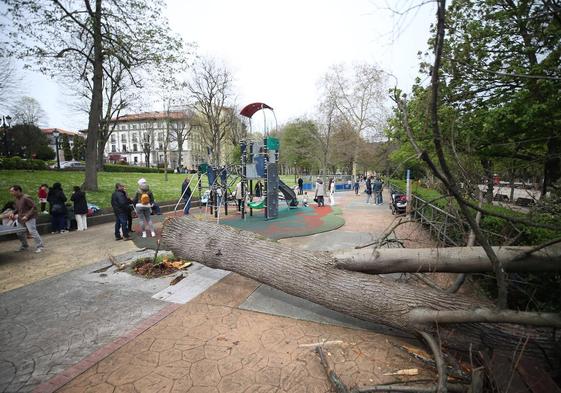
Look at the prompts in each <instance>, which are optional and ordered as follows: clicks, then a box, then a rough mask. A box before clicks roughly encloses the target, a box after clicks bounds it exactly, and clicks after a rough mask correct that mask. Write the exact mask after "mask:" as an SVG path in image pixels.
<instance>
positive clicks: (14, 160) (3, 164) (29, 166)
mask: <svg viewBox="0 0 561 393" xmlns="http://www.w3.org/2000/svg"><path fill="white" fill-rule="evenodd" d="M0 169H26V170H42V169H47V164H46V163H45V161H43V160H24V159H22V158H21V157H18V156H15V157H2V158H0Z"/></svg>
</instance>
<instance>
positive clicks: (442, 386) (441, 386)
mask: <svg viewBox="0 0 561 393" xmlns="http://www.w3.org/2000/svg"><path fill="white" fill-rule="evenodd" d="M419 334H420V335H421V337H423V339H424V340H425V341H426V342H427V344H428V346H429V348H430V350H431V351H432V353H433V355H434V361H435V363H436V371H437V372H438V385H437V389H436V392H437V393H447V392H448V389H447V387H446V380H447V374H446V363H445V362H444V358H443V357H442V351H441V349H440V345H439V344H438V343H437V342H436V340H435V338H434V337H433V336H431V335H430V334H428V333H426V332H422V331H419Z"/></svg>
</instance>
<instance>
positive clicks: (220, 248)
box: [162, 217, 561, 364]
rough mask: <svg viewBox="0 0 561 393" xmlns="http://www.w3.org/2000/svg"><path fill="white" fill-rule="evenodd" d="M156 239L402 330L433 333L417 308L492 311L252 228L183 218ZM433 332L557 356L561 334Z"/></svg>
mask: <svg viewBox="0 0 561 393" xmlns="http://www.w3.org/2000/svg"><path fill="white" fill-rule="evenodd" d="M162 241H163V243H164V244H165V245H166V246H167V247H168V248H169V249H171V251H173V253H174V254H175V255H176V256H178V257H181V258H186V259H191V260H195V261H197V262H200V263H202V264H204V265H206V266H208V267H212V268H217V269H224V270H229V271H233V272H236V273H238V274H241V275H243V276H245V277H249V278H252V279H254V280H257V281H259V282H261V283H264V284H267V285H270V286H272V287H274V288H277V289H279V290H281V291H283V292H286V293H288V294H291V295H294V296H298V297H301V298H304V299H307V300H310V301H312V302H314V303H317V304H321V305H323V306H326V307H328V308H330V309H332V310H335V311H339V312H342V313H344V314H348V315H352V316H354V317H356V318H359V319H362V320H365V321H371V322H374V323H380V324H384V325H387V326H391V327H393V328H396V329H399V330H402V331H408V332H416V331H419V330H422V331H427V332H431V333H435V327H434V325H433V324H430V323H426V322H425V323H419V322H417V321H416V320H415V318H412V317H411V316H412V315H415V314H414V313H415V311H414V310H416V309H423V310H426V309H430V310H466V312H468V313H469V311H467V310H471V309H473V308H480V309H491V304H490V303H487V302H484V301H479V300H475V299H472V298H469V297H467V296H463V295H458V294H446V293H444V292H439V291H436V290H433V289H430V288H422V287H416V286H412V285H409V284H406V283H401V282H397V281H394V280H389V279H386V278H383V277H380V276H373V275H367V274H364V273H358V272H352V271H347V270H342V269H337V268H336V267H335V260H334V259H333V258H332V257H331V255H329V254H327V253H312V252H309V251H304V250H295V249H292V248H290V247H288V246H286V245H282V244H279V243H276V242H272V241H268V240H265V239H263V238H262V237H261V236H259V235H257V234H255V233H252V232H247V231H241V230H238V229H235V228H231V227H228V226H223V225H217V224H214V223H209V222H202V221H196V220H192V219H190V218H188V217H179V218H171V219H168V220H166V222H165V223H164V227H163V232H162ZM412 312H413V314H412ZM438 334H439V337H440V338H441V339H442V341H443V343H444V344H445V345H448V346H451V347H454V348H457V349H461V350H468V349H469V348H470V345H472V346H473V349H474V350H477V349H482V348H485V347H491V348H495V349H497V350H501V351H507V352H508V351H513V350H514V349H515V347H516V345H517V343H518V342H519V340H521V338H525V337H529V340H528V342H529V344H528V346H527V348H526V354H528V355H531V356H534V357H536V358H539V359H542V360H543V358H544V357H546V358H547V359H548V360H551V359H553V360H554V361H555V362H557V361H558V357H559V356H560V353H561V352H560V351H559V347H558V345H559V342H558V341H559V337H555V333H554V331H553V330H552V329H536V328H528V327H524V326H520V325H504V324H502V325H501V324H499V325H492V324H488V323H468V324H439V325H438ZM556 364H557V363H556Z"/></svg>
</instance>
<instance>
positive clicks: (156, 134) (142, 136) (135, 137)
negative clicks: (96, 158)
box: [105, 111, 201, 169]
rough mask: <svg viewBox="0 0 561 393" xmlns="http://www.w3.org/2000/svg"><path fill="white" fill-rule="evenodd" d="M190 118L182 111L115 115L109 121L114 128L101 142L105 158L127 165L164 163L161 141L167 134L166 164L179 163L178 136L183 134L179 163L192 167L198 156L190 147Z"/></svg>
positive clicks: (171, 165)
mask: <svg viewBox="0 0 561 393" xmlns="http://www.w3.org/2000/svg"><path fill="white" fill-rule="evenodd" d="M191 120H192V118H191V117H190V116H189V115H188V114H187V113H186V112H184V111H174V112H144V113H137V114H129V115H123V116H119V117H118V118H116V119H113V120H112V124H111V125H110V127H111V126H113V125H115V128H114V130H113V133H112V134H111V136H110V137H109V140H108V141H107V144H106V145H105V157H106V158H107V159H108V161H110V162H119V161H126V162H127V163H129V164H130V165H139V166H146V164H147V162H149V165H150V166H157V165H162V164H163V163H164V147H165V146H164V144H165V141H166V133H167V132H169V134H168V135H169V136H168V138H167V139H168V141H169V144H168V149H167V150H168V163H169V164H168V165H169V167H170V168H176V167H177V166H179V149H178V139H183V138H182V135H183V136H184V135H187V137H184V141H183V144H182V145H183V146H182V149H181V150H182V152H181V166H183V167H186V168H188V169H192V168H194V167H195V166H196V165H197V164H198V163H199V162H201V159H200V158H199V157H198V156H197V153H196V151H197V150H198V149H193V134H194V133H193V132H192V131H191V132H190V129H191V125H190V121H191Z"/></svg>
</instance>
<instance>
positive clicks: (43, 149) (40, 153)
mask: <svg viewBox="0 0 561 393" xmlns="http://www.w3.org/2000/svg"><path fill="white" fill-rule="evenodd" d="M35 155H36V156H37V159H39V160H43V161H49V160H53V159H54V158H55V157H56V153H55V151H54V150H53V149H52V148H50V147H49V146H47V145H42V146H40V147H38V148H37V151H36V152H35Z"/></svg>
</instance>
